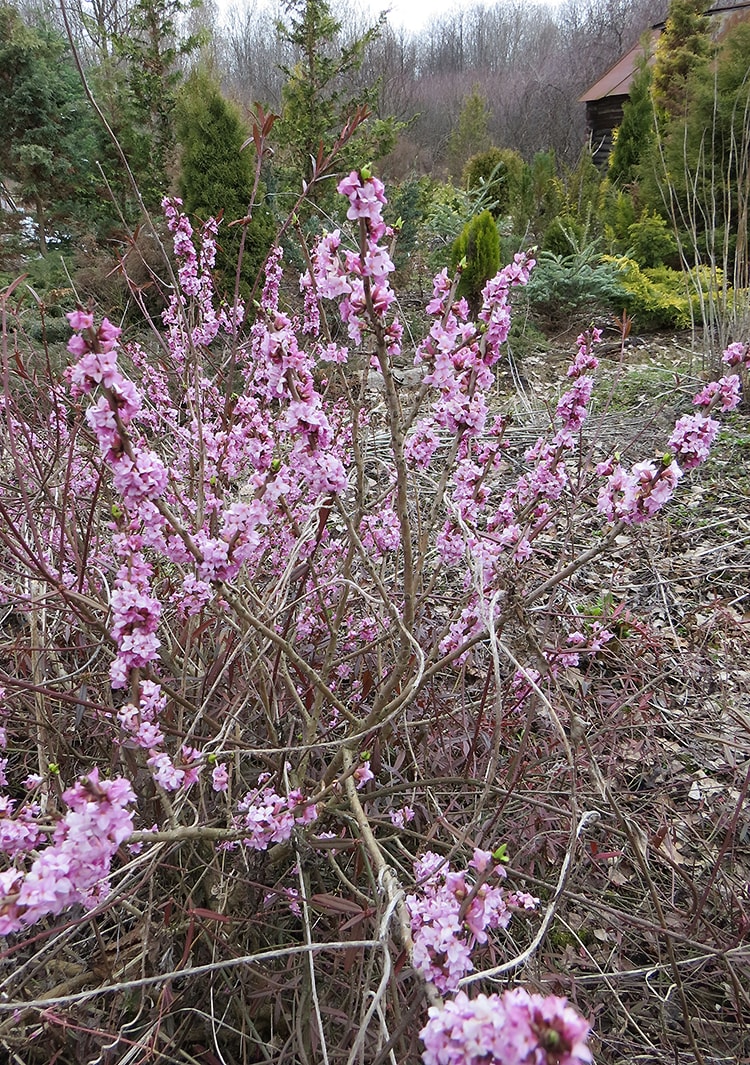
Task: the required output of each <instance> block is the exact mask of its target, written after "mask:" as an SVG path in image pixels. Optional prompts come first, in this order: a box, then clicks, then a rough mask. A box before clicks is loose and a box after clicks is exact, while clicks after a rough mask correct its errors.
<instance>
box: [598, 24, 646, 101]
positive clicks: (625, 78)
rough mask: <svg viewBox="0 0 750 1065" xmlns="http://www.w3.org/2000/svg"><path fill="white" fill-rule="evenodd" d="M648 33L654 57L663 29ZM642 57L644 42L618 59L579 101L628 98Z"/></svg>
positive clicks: (635, 45)
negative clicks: (618, 97)
mask: <svg viewBox="0 0 750 1065" xmlns="http://www.w3.org/2000/svg"><path fill="white" fill-rule="evenodd" d="M648 32H650V34H651V41H650V49H649V50H650V52H651V54H652V55H653V50H654V49H653V46H654V44H655V43H656V40H657V38H658V37H659V34H660V33H661V28H660V27H658V26H657V27H654V28H653V29H651V30H650V31H648ZM642 55H643V41H642V40H641V41H639V42H638V44H634V45H633V47H632V48H631V49H630V51H629V52H626V53H625V55H624V56H622V57H621V58H620V59H618V60H617V62H616V63H615V64H614V66H611V67H610V68H609V70H608V71H607V72H606V73H605V74H602V76H601V77H600V78H599V80H598V81H597V82H595V83H594V84H593V85H592V86H591V88H589V89H587V90H586V92H585V93H584V94H583V96H580V97H579V101H580V102H581V103H584V104H585V103H589V102H590V101H592V100H604V99H606V97H608V96H627V95H628V94H629V93H630V86H631V84H632V82H633V78H634V77H635V74H636V71H637V70H638V60H639V59H640V57H641V56H642Z"/></svg>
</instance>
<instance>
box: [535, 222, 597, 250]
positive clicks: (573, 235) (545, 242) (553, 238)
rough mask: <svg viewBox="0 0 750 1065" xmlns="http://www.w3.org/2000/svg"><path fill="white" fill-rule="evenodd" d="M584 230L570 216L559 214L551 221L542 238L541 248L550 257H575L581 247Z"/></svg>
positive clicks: (583, 227) (583, 240) (584, 235)
mask: <svg viewBox="0 0 750 1065" xmlns="http://www.w3.org/2000/svg"><path fill="white" fill-rule="evenodd" d="M585 239H586V230H585V226H584V225H583V223H582V222H579V220H578V219H577V218H574V217H573V215H571V214H567V213H565V214H560V215H558V216H557V217H556V218H554V219H553V220H552V222H551V223H550V224H549V226H548V227H547V229H546V231H545V233H544V237H543V238H542V248H543V249H544V251H548V252H550V253H551V254H552V255H558V256H566V255H575V254H576V253H577V251H578V249H579V248H581V247H582V246H583V244H584V243H585Z"/></svg>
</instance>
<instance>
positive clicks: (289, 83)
mask: <svg viewBox="0 0 750 1065" xmlns="http://www.w3.org/2000/svg"><path fill="white" fill-rule="evenodd" d="M287 9H288V21H287V22H286V23H279V25H278V31H279V33H280V35H281V38H282V40H283V41H285V42H286V43H287V44H288V45H289V46H290V47H291V49H292V52H293V54H294V57H295V62H294V63H293V64H292V65H289V66H285V67H283V68H282V69H283V71H284V74H285V76H286V79H287V80H286V84H285V85H284V88H283V90H282V103H283V110H282V115H281V120H280V121H279V122H277V123H276V126H275V134H276V139H277V143H278V145H279V147H280V148H281V149H282V155H283V156H284V157H285V161H286V163H287V166H288V167H289V170H290V171H291V174H290V177H291V179H292V183H293V184H294V185H295V187H296V186H298V184H299V179H300V177H301V178H302V179H304V180H305V181H308V182H309V181H310V178H311V177H312V170H313V163H312V160H314V159H315V158H316V157H317V155H318V150H319V148H320V146H321V145H322V146H323V150H324V151H326V152H327V151H328V150H330V148H331V147H332V145H333V144H334V142H335V140H336V138H337V136H338V135H339V134H340V133H341V130H342V128H343V126H344V125H345V123H346V122H347V120H348V119H349V118H351V116H352V115H353V113H354V112H355V111H356V110H357V108H359V107H367V108H368V109H372V108H375V107H376V105H377V96H378V85H377V83H375V84H373V85H369V86H366V87H364V88H354V87H353V86H354V85H355V84H356V75H357V72H358V71H359V69H360V67H361V65H362V60H363V57H364V53H365V50H366V49H367V47H368V45H370V44H371V43H372V42H373V41H374V40H375V39H376V38H377V37H378V35H379V33H380V31H381V24H382V19H381V22H380V23H378V24H377V25H376V26H373V27H370V28H369V29H367V30H366V31H365V32H364V33H363V34H362V35H361V36H359V37H357V38H355V39H354V40H353V41H352V42H351V43H348V44H342V42H341V29H342V24H341V23H340V22H339V21H338V20H337V19H336V18H335V17H334V15H333V14H332V11H331V7H330V4H329V3H328V0H289V3H288V4H287ZM398 128H399V127H398V125H397V123H395V122H394V121H393V120H392V119H385V120H375V119H373V118H370V119H369V120H368V122H367V123H365V124H364V125H362V126H360V127H359V129H358V131H357V134H356V136H355V137H354V138H353V139H352V140H351V141H350V142H349V143H348V145H347V147H346V149H345V150H344V151H343V152H342V153H341V154H340V155H339V158H338V163H337V165H338V168H339V169H342V168H344V167H346V168H355V167H357V166H360V165H363V164H364V163H366V162H368V161H371V160H373V159H377V158H379V157H380V156H382V155H384V154H386V153H387V152H388V151H390V149H391V148H392V147H393V144H394V143H395V138H396V133H397V131H398ZM312 194H313V198H314V199H318V200H319V199H320V196H321V195H324V193H322V192H321V190H320V189H319V188H313V190H312Z"/></svg>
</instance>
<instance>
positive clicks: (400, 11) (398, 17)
mask: <svg viewBox="0 0 750 1065" xmlns="http://www.w3.org/2000/svg"><path fill="white" fill-rule="evenodd" d="M367 3H368V6H369V8H370V10H371V11H372V12H373V14H375V15H378V14H380V12H381V11H385V10H388V9H390V15H389V16H388V21H389V22H390V23H391V25H392V26H393V27H394V28H401V29H405V30H408V31H416V30H421V29H422V28H423V27H424V26H426V25H427V23H428V22H430V21H431V20H432V19H434V18H437V17H438V16H440V15H445V14H447V13H448V12H450V11H457V10H460V9H461V8H467V7H475V6H476V3H477V0H390V3H389V2H388V0H367Z"/></svg>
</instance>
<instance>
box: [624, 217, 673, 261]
mask: <svg viewBox="0 0 750 1065" xmlns="http://www.w3.org/2000/svg"><path fill="white" fill-rule="evenodd" d="M628 244H629V254H630V257H631V258H632V259H635V261H636V262H637V263H638V265H639V266H644V267H647V268H648V267H655V266H663V265H664V263H666V262H667V261H668V260H670V259H674V258H675V256H676V255H677V240H676V238H675V235H674V233H672V231H671V229H670V228H669V226H668V225H667V223H666V222H665V220H664V219H663V218H662V217H661V215H658V214H656V213H655V212H652V213H651V214H649V212H648V211H644V212H643V213H642V215H641V217H640V219H639V220H638V221H637V222H633V224H632V225H630V226H628Z"/></svg>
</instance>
